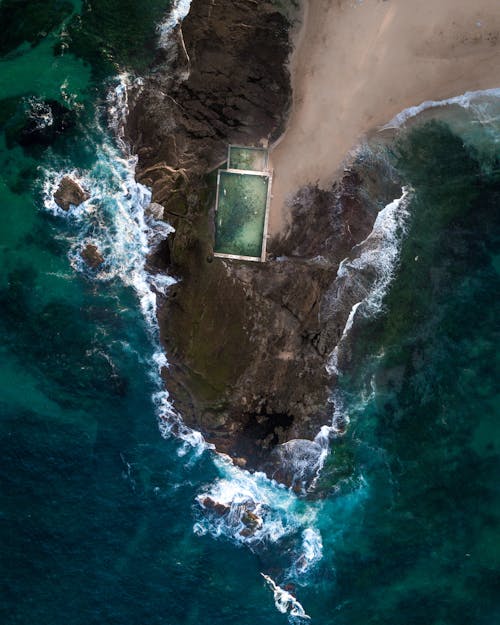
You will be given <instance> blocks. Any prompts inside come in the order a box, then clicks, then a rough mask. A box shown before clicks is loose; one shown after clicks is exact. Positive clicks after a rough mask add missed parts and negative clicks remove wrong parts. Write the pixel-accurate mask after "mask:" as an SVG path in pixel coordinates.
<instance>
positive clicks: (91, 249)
mask: <svg viewBox="0 0 500 625" xmlns="http://www.w3.org/2000/svg"><path fill="white" fill-rule="evenodd" d="M81 256H82V258H83V260H84V261H85V262H86V263H87V265H88V266H89V267H91V268H92V269H98V268H99V267H100V266H101V265H102V264H103V262H104V256H103V255H102V254H101V252H100V251H99V249H98V248H97V246H96V245H93V244H92V243H88V244H87V245H86V246H85V247H84V248H83V250H82V252H81Z"/></svg>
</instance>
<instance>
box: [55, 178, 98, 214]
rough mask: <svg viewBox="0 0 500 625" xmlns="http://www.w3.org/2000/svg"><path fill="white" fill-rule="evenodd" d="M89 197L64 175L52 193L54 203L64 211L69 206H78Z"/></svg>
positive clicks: (76, 183)
mask: <svg viewBox="0 0 500 625" xmlns="http://www.w3.org/2000/svg"><path fill="white" fill-rule="evenodd" d="M89 197H90V194H89V193H88V192H87V191H85V189H83V188H82V187H81V186H80V185H79V184H78V182H76V180H73V178H71V177H70V176H64V178H63V179H62V180H61V182H60V183H59V186H58V187H57V189H56V192H55V193H54V200H55V202H56V204H57V205H58V206H59V207H60V208H62V209H63V210H65V211H67V210H69V209H70V206H80V204H82V203H83V202H85V201H86V200H88V199H89Z"/></svg>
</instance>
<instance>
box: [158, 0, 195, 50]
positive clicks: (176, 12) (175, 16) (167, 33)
mask: <svg viewBox="0 0 500 625" xmlns="http://www.w3.org/2000/svg"><path fill="white" fill-rule="evenodd" d="M190 8H191V0H176V2H175V3H174V6H173V7H172V9H171V10H170V12H169V13H168V15H167V16H166V18H165V19H164V20H163V21H162V22H160V24H159V25H158V32H159V45H160V47H161V48H165V47H168V46H169V44H170V42H171V36H172V31H173V30H174V28H175V27H176V26H177V24H179V23H181V22H182V20H183V19H184V18H185V17H186V15H187V14H188V13H189V9H190Z"/></svg>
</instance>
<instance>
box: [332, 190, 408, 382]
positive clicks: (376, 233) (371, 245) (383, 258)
mask: <svg viewBox="0 0 500 625" xmlns="http://www.w3.org/2000/svg"><path fill="white" fill-rule="evenodd" d="M409 195H410V191H409V190H408V189H406V188H403V189H402V195H401V197H399V198H397V199H395V200H393V201H392V202H390V203H389V204H387V206H386V207H385V208H383V209H382V210H381V211H380V212H379V213H378V215H377V218H376V220H375V223H374V225H373V228H372V231H371V232H370V234H369V235H368V237H367V238H366V239H365V240H364V241H362V242H361V243H360V244H359V245H357V246H356V247H355V248H353V251H352V254H351V256H350V257H349V258H345V259H344V260H343V261H342V262H341V263H340V266H339V269H338V271H337V277H336V279H335V282H334V284H333V286H332V288H331V289H330V307H331V310H335V307H336V306H339V305H345V303H344V302H343V301H342V297H343V296H349V297H350V298H354V300H355V301H354V303H353V304H352V307H351V311H350V313H349V316H348V318H347V321H346V324H345V327H344V329H343V332H342V336H341V338H340V340H339V342H338V343H337V345H336V347H335V349H334V350H333V352H332V353H331V354H330V357H329V360H328V364H327V371H328V372H329V373H330V374H336V375H339V374H340V373H341V371H340V370H339V354H340V351H341V350H342V344H343V342H344V341H345V339H346V338H347V336H348V335H349V333H350V331H351V329H352V326H353V324H354V322H355V319H356V316H357V315H358V314H362V315H364V316H373V315H377V314H379V313H380V312H381V311H382V309H383V299H384V297H385V294H386V292H387V288H388V286H389V284H390V283H391V281H392V279H393V277H394V271H395V269H396V267H397V263H398V259H399V254H400V250H401V244H402V240H403V237H404V234H405V232H406V224H407V220H408V217H409V213H408V210H407V207H408V199H409ZM356 300H357V301H356ZM339 303H340V304H339Z"/></svg>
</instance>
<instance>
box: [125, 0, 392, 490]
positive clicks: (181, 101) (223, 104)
mask: <svg viewBox="0 0 500 625" xmlns="http://www.w3.org/2000/svg"><path fill="white" fill-rule="evenodd" d="M296 16H297V7H296V6H295V5H294V3H292V2H290V3H288V5H287V6H286V7H283V3H278V2H256V1H255V0H217V2H204V1H202V0H193V1H192V4H191V10H190V13H189V14H188V16H187V17H186V18H185V20H184V22H183V23H182V26H181V27H178V29H177V31H176V32H175V33H174V34H173V41H174V44H173V45H172V46H171V47H169V48H168V49H166V50H162V51H161V52H160V53H159V55H158V58H157V59H156V61H155V64H154V66H153V67H152V68H151V71H150V74H149V75H148V76H147V77H146V78H145V79H144V81H143V83H142V84H141V85H139V86H136V87H134V89H132V91H131V93H130V98H129V101H130V113H129V117H128V123H127V127H126V135H127V138H128V140H129V142H130V144H131V146H132V150H133V151H134V152H135V153H136V154H137V155H138V159H139V160H138V166H137V178H138V180H139V181H140V182H142V183H144V184H146V185H148V186H150V187H151V188H152V190H153V201H154V203H155V205H154V207H155V210H156V212H157V213H158V211H159V212H160V214H161V213H162V217H163V219H165V220H166V221H168V222H169V223H170V224H171V225H172V226H174V228H175V232H174V233H172V234H170V235H169V237H168V239H167V240H165V241H163V242H161V243H160V244H159V245H158V247H157V248H156V250H155V252H154V253H153V254H152V255H151V257H150V258H149V261H148V262H149V266H150V267H149V268H150V270H151V271H154V272H164V271H168V272H169V273H170V274H171V275H174V276H175V277H177V278H178V282H177V283H176V284H175V285H174V286H173V287H171V289H170V290H169V293H168V296H167V297H166V298H162V299H161V301H160V305H159V309H158V310H159V324H160V330H161V339H162V342H163V344H164V347H165V350H166V352H167V356H168V361H169V363H170V364H169V367H168V368H167V369H165V371H164V378H165V384H166V386H167V388H168V390H169V392H170V394H171V396H172V398H173V401H174V405H175V407H176V409H177V410H178V411H179V413H180V414H181V415H182V418H183V420H184V422H185V423H186V424H187V425H189V426H191V427H194V428H196V429H198V430H200V431H201V432H202V433H203V435H204V436H205V438H206V439H207V440H208V441H210V442H212V443H214V444H215V446H216V448H217V449H218V450H219V451H221V452H224V453H226V454H228V455H230V456H231V457H232V458H233V459H234V461H235V462H236V463H237V464H239V465H240V466H246V467H248V468H259V469H263V470H265V471H267V473H268V474H270V475H273V476H274V477H276V478H277V479H280V480H282V481H285V482H291V481H292V478H291V473H290V472H289V467H287V466H286V462H285V461H284V457H285V456H286V454H283V453H280V450H283V449H287V447H286V446H285V447H283V444H285V443H287V442H288V441H291V440H294V441H297V439H298V440H299V441H301V440H312V439H313V438H314V436H315V435H316V434H317V432H318V430H319V428H320V426H321V425H323V424H329V423H330V422H331V419H332V413H333V407H332V405H331V395H332V389H333V388H334V385H335V376H334V375H333V374H329V373H328V372H327V369H326V364H327V361H328V358H329V356H330V354H331V353H332V351H333V350H334V348H335V346H336V344H337V343H338V341H339V340H340V338H341V336H342V332H343V329H344V327H345V324H346V321H347V319H348V316H349V312H350V310H351V307H352V305H353V304H354V303H355V302H356V301H357V299H356V298H357V297H358V296H359V293H349V290H348V289H336V288H335V279H336V276H337V270H338V267H339V264H340V263H341V261H342V260H343V259H344V258H346V257H347V256H349V254H350V253H351V250H352V249H353V248H355V246H356V245H357V244H359V243H360V242H361V241H363V240H364V239H365V238H366V237H367V236H368V235H369V233H370V231H371V229H372V226H373V223H374V220H375V218H376V215H377V212H378V211H379V210H380V209H381V208H382V207H383V206H385V205H386V204H387V203H388V202H390V201H391V200H393V199H394V198H395V197H398V196H399V195H400V187H399V185H398V184H397V180H395V179H394V177H393V176H392V175H391V174H392V172H390V171H388V167H389V166H388V165H387V164H386V163H385V161H384V160H383V159H378V158H376V157H374V156H373V155H370V154H368V152H360V153H359V154H358V156H357V157H356V158H354V160H353V162H352V163H351V164H350V165H349V167H348V168H346V169H345V170H344V173H343V176H342V177H341V178H340V179H339V180H337V181H336V182H335V183H334V184H332V185H331V186H330V187H329V188H322V189H319V188H318V187H316V186H311V185H309V186H306V187H304V188H302V189H301V190H300V191H299V193H298V194H297V195H296V196H295V197H294V198H293V200H291V201H290V204H291V215H292V220H291V223H290V225H289V226H288V228H287V229H286V230H285V231H283V232H281V233H279V234H277V235H276V236H274V237H273V238H272V239H271V240H269V242H268V248H267V249H268V259H267V262H266V263H245V262H240V261H225V260H221V259H218V258H214V257H213V253H212V252H213V250H212V246H213V240H214V232H213V230H214V200H215V175H214V170H216V168H217V166H218V165H220V164H221V163H222V162H223V161H224V160H225V155H226V152H227V146H228V143H236V144H244V145H270V144H272V143H273V142H274V141H276V140H277V139H278V137H279V136H280V134H281V133H282V132H283V130H284V128H285V124H286V120H287V116H288V114H289V112H290V107H291V101H292V97H291V96H292V94H291V86H290V76H289V72H288V69H287V61H288V58H289V55H290V52H291V31H292V28H293V22H294V19H296ZM161 207H163V208H161ZM369 279H370V278H369V277H367V280H369ZM332 300H336V301H335V302H332ZM298 448H300V445H299V446H298Z"/></svg>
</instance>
